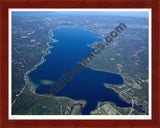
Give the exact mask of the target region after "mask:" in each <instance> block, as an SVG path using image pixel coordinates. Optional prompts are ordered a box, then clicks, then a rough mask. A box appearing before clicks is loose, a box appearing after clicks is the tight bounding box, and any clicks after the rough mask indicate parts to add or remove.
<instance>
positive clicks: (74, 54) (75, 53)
mask: <svg viewBox="0 0 160 128" xmlns="http://www.w3.org/2000/svg"><path fill="white" fill-rule="evenodd" d="M52 33H53V35H54V37H52V38H54V39H56V40H58V43H51V44H50V45H51V46H52V47H51V48H50V49H49V50H50V54H48V55H46V56H45V57H44V59H45V60H46V61H45V62H44V63H42V64H41V65H39V66H38V67H37V68H36V69H35V70H33V71H31V72H30V73H29V74H28V77H29V79H30V80H31V81H32V82H33V83H35V84H38V85H39V86H38V87H37V89H36V93H37V94H47V93H49V90H50V89H51V87H50V85H49V84H54V83H56V82H58V78H61V77H62V75H63V74H64V73H66V72H70V70H72V69H73V68H74V67H75V66H76V65H77V62H80V61H82V60H83V58H82V56H87V55H89V53H88V50H89V51H92V48H91V47H89V46H87V44H91V43H93V42H102V41H103V39H102V38H101V35H99V34H97V33H94V32H91V31H89V30H87V29H83V28H78V27H59V28H57V29H54V30H52ZM104 83H109V84H115V86H117V85H121V84H123V79H122V77H121V76H120V75H118V74H113V73H108V72H102V71H94V70H92V69H89V68H84V69H83V70H82V71H81V72H80V73H77V74H76V76H75V77H74V78H73V79H72V80H71V81H70V82H68V83H67V84H66V85H65V87H64V88H63V89H62V90H60V91H59V92H58V93H57V94H56V96H65V97H70V98H72V99H75V100H79V99H80V100H85V101H87V105H86V107H85V108H84V109H83V110H82V111H83V114H84V115H88V114H89V113H90V111H92V110H94V109H95V108H96V107H97V103H98V102H100V101H111V102H113V103H115V104H116V105H117V106H120V107H130V106H131V105H130V104H128V103H126V102H124V101H122V100H121V99H120V98H119V96H118V94H117V93H115V92H114V91H113V90H111V89H108V88H106V87H105V86H104Z"/></svg>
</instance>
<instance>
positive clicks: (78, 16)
mask: <svg viewBox="0 0 160 128" xmlns="http://www.w3.org/2000/svg"><path fill="white" fill-rule="evenodd" d="M149 27H150V24H149V11H147V10H146V11H145V10H143V11H141V10H139V11H134V10H133V11H131V10H129V11H127V10H117V11H116V10H107V9H106V10H103V9H102V10H101V9H77V10H76V9H54V10H52V9H51V10H45V9H44V10H43V9H41V10H36V9H35V10H29V9H28V10H27V9H26V10H21V9H19V10H14V9H13V10H10V40H11V42H10V72H11V73H10V85H9V86H10V103H9V104H10V108H9V109H10V112H11V113H10V114H11V115H12V116H15V115H26V116H27V115H39V116H48V115H53V116H56V115H63V116H64V115H68V116H69V117H72V116H73V115H81V116H86V115H87V116H90V117H92V116H97V115H99V116H104V115H105V116H106V117H107V116H110V115H114V116H115V115H117V116H123V115H127V116H131V117H132V116H134V115H138V116H141V115H143V116H144V115H146V116H147V115H149V114H150V109H151V108H150V105H149V104H150V100H149V97H150V96H149V95H150V93H149V92H150V86H151V85H150V84H149V83H150V77H149V76H150V73H149V70H150V63H149V60H150V56H149V54H150V50H149V49H150V43H149V42H150V41H149V30H150V29H149ZM73 117H74V116H73Z"/></svg>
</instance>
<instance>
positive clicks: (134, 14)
mask: <svg viewBox="0 0 160 128" xmlns="http://www.w3.org/2000/svg"><path fill="white" fill-rule="evenodd" d="M13 14H14V15H23V16H25V15H27V16H29V15H31V16H33V15H37V16H40V15H43V16H53V15H55V14H57V15H105V16H131V17H148V14H149V12H148V11H91V12H90V11H82V12H81V11H50V12H43V11H40V12H37V11H34V12H33V11H30V12H29V11H27V12H23V11H22V12H15V11H13Z"/></svg>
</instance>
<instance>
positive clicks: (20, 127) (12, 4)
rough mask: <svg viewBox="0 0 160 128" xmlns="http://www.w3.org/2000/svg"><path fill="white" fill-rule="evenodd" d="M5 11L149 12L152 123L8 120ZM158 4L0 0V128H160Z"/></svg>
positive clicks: (144, 0)
mask: <svg viewBox="0 0 160 128" xmlns="http://www.w3.org/2000/svg"><path fill="white" fill-rule="evenodd" d="M9 8H105V9H107V8H151V9H152V119H151V120H9V119H8V75H9V74H8V70H9V69H8V43H9V42H8V41H9V39H8V32H9V31H8V30H9V29H8V20H9V19H8V9H9ZM159 24H160V0H52V1H51V0H13V1H11V0H0V128H27V127H30V128H32V127H33V128H36V127H38V128H53V127H55V128H58V127H60V128H73V127H77V128H84V127H87V128H89V127H93V128H94V127H96V128H99V127H103V128H106V127H113V128H114V127H119V128H126V127H142V128H148V127H149V128H158V127H160V110H159V109H160V74H159V73H160V66H159V64H160V57H159V55H160V52H159V46H160V44H159V43H160V41H159V40H160V38H159V36H160V33H159V31H158V30H160V25H159Z"/></svg>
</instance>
